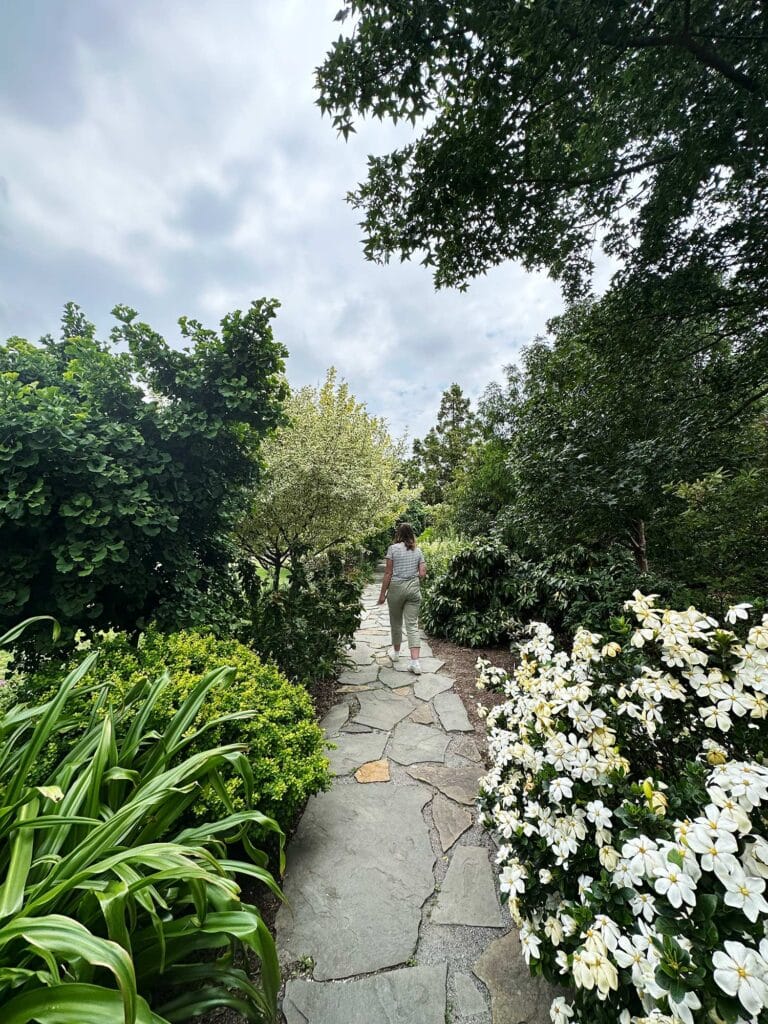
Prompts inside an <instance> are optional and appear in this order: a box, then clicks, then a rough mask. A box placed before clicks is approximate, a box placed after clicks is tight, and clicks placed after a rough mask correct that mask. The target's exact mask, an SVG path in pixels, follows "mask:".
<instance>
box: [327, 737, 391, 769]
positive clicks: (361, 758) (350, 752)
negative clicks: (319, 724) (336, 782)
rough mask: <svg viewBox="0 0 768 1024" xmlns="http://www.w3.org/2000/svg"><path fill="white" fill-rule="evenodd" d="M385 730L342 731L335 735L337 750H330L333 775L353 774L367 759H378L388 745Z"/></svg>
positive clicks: (329, 757) (329, 758)
mask: <svg viewBox="0 0 768 1024" xmlns="http://www.w3.org/2000/svg"><path fill="white" fill-rule="evenodd" d="M387 738H388V737H387V734H386V733H385V732H363V733H352V732H342V733H340V734H339V735H338V736H334V739H333V742H334V743H335V744H336V749H335V750H329V751H328V760H329V761H330V762H331V775H351V774H352V772H354V771H357V769H358V768H359V767H360V765H361V764H365V762H366V761H376V760H377V759H378V758H380V757H381V755H382V754H383V753H384V747H385V746H386V745H387Z"/></svg>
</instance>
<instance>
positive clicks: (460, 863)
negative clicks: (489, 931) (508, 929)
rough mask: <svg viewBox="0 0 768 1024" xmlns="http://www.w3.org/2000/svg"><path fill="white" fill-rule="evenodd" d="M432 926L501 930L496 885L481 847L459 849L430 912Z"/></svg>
mask: <svg viewBox="0 0 768 1024" xmlns="http://www.w3.org/2000/svg"><path fill="white" fill-rule="evenodd" d="M432 922H433V923H434V924H462V925H475V926H478V927H481V928H503V927H504V921H503V920H502V916H501V908H500V907H499V901H498V899H497V898H496V882H495V879H494V876H493V870H492V868H491V862H490V860H489V859H488V851H487V850H486V849H485V847H484V846H458V847H456V849H455V850H454V852H453V857H452V858H451V863H450V864H449V865H448V871H447V872H446V875H445V879H444V880H443V884H442V888H441V889H440V892H439V893H438V895H437V902H436V903H435V906H434V909H433V910H432Z"/></svg>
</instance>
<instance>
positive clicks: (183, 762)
mask: <svg viewBox="0 0 768 1024" xmlns="http://www.w3.org/2000/svg"><path fill="white" fill-rule="evenodd" d="M4 639H5V640H9V639H10V636H9V635H7V636H6V637H5V638H4ZM1 642H2V641H1V640H0V643H1ZM96 658H97V653H96V652H94V653H91V654H89V655H88V656H87V657H86V658H85V660H84V661H83V662H82V663H81V664H80V665H79V666H77V667H76V668H75V669H74V670H73V671H72V672H71V673H70V674H69V675H68V676H67V677H66V678H65V679H64V680H63V682H60V683H59V684H57V685H56V687H55V688H54V693H53V696H52V699H51V700H50V701H48V702H47V703H44V704H38V705H33V706H30V707H25V706H21V705H20V706H17V707H15V708H13V709H11V710H9V711H7V712H6V713H5V714H3V715H2V716H0V878H1V879H2V884H1V885H0V1017H2V1020H3V1024H27V1022H29V1021H32V1020H34V1021H37V1022H39V1024H101V1022H107V1021H108V1022H113V1021H114V1022H117V1021H120V1022H123V1021H124V1022H125V1024H164V1022H168V1024H172V1022H180V1021H187V1020H190V1019H191V1018H192V1017H195V1016H197V1015H198V1014H200V1013H203V1012H205V1011H206V1010H207V1009H208V1008H210V1007H212V1006H231V1007H233V1008H235V1009H236V1010H238V1011H239V1012H240V1013H242V1014H243V1016H244V1017H246V1018H247V1019H248V1020H249V1021H251V1022H253V1024H267V1022H270V1024H271V1022H274V1021H275V1020H276V1018H277V1005H276V1004H277V992H278V989H279V985H280V977H279V968H278V962H277V955H276V951H275V946H274V942H273V940H272V937H271V935H270V934H269V931H268V930H267V928H266V926H265V924H264V922H263V921H262V919H261V916H260V914H259V911H258V910H257V909H256V907H254V906H250V905H248V904H246V903H243V902H242V900H241V898H240V888H239V885H238V883H237V881H236V877H235V876H236V875H239V876H243V877H251V878H254V879H257V880H258V881H259V882H261V883H264V884H266V885H267V886H269V888H270V889H272V891H273V892H275V893H276V894H278V895H279V889H278V887H277V885H276V883H275V881H274V879H273V877H272V876H271V874H270V873H269V872H268V871H267V870H266V868H265V864H266V858H265V857H264V855H263V854H261V853H260V852H259V851H258V850H256V849H254V848H253V847H252V846H251V845H250V842H249V839H248V830H249V828H252V827H253V826H254V825H255V826H258V828H260V829H267V830H271V831H273V832H275V833H276V834H278V835H280V840H281V842H280V850H281V862H282V834H280V833H279V830H278V827H277V825H276V824H275V822H273V821H271V820H270V819H268V818H266V817H264V815H262V814H260V813H259V812H258V811H256V810H253V809H251V805H250V801H249V806H248V808H247V809H246V810H242V811H239V812H237V813H235V811H234V806H233V805H231V804H230V803H229V802H228V801H227V800H226V798H225V794H226V784H225V780H226V778H227V777H228V774H229V772H236V773H238V774H239V775H240V777H241V778H242V781H243V786H244V787H245V789H246V791H247V792H249V793H250V791H251V785H250V781H251V770H250V765H249V763H248V757H247V756H246V751H247V748H246V746H245V745H243V744H226V745H220V746H213V747H210V746H208V745H207V733H206V732H205V731H203V730H201V729H198V728H196V727H195V722H196V721H197V720H198V716H199V713H200V710H201V708H203V707H204V706H205V704H206V701H207V699H208V698H209V695H210V694H211V693H213V692H215V691H216V690H217V689H218V688H222V689H227V688H230V687H231V686H232V683H233V680H234V676H235V673H234V671H233V670H231V669H217V670H215V671H213V672H209V673H207V674H205V675H204V676H203V677H202V678H200V679H198V681H197V683H196V685H195V686H194V687H193V688H192V689H190V691H189V693H188V695H187V696H186V697H185V699H184V700H183V701H179V702H178V707H177V710H176V713H175V714H174V715H173V716H172V717H169V718H167V720H166V722H165V726H164V728H163V729H162V730H161V731H156V730H155V728H154V727H153V726H152V724H151V719H152V714H153V709H154V707H155V705H156V704H157V703H159V702H162V701H163V699H164V695H165V693H166V691H167V690H168V687H169V682H168V679H167V677H165V678H164V677H161V678H160V679H152V680H151V681H149V682H148V683H147V684H146V685H143V686H140V687H135V688H134V689H133V691H132V692H131V694H130V695H127V696H126V698H125V700H124V701H123V702H122V703H119V704H118V705H116V706H109V704H108V701H107V697H108V692H107V691H103V692H102V696H101V699H100V700H99V701H98V702H97V703H96V704H95V705H94V707H93V713H92V714H91V716H90V718H89V720H88V723H87V725H86V727H85V728H83V729H82V730H80V732H79V734H78V735H77V737H76V738H75V737H73V734H72V731H71V726H72V708H71V705H72V703H73V702H75V703H76V702H77V701H78V698H80V697H82V696H83V690H84V689H85V690H86V691H88V692H90V691H91V690H92V688H93V684H92V682H91V681H89V679H88V673H89V671H90V670H91V669H92V666H93V664H94V661H95V659H96ZM83 680H85V682H81V681H83ZM228 717H229V719H230V720H232V721H233V722H234V718H233V716H228ZM203 729H204V727H203ZM51 745H53V746H54V747H55V748H57V749H59V750H61V751H62V754H61V756H60V758H59V759H58V760H57V761H56V762H55V763H53V764H52V765H51V766H50V768H49V770H48V771H46V772H45V774H44V776H43V777H42V779H41V784H40V785H38V786H33V785H31V784H30V777H31V775H32V774H33V773H35V772H36V766H37V762H38V758H39V757H40V755H41V752H42V751H43V750H44V749H45V748H46V747H50V746H51ZM193 751H195V752H193ZM225 768H226V769H228V772H227V773H226V774H225V772H224V769H225ZM37 774H38V775H39V772H37ZM204 786H214V787H215V788H217V789H218V790H219V791H220V792H221V793H222V794H223V795H224V796H223V802H224V803H225V804H226V811H225V814H224V816H223V817H221V818H218V819H217V818H210V819H209V820H208V821H206V822H205V823H204V824H201V825H200V826H198V827H197V828H186V829H183V828H180V825H179V822H180V820H181V819H182V818H183V817H184V814H185V812H186V811H187V810H188V809H189V808H190V807H191V806H192V805H193V804H194V803H195V801H196V800H197V799H198V795H199V793H200V790H201V788H202V787H204ZM233 843H239V844H241V845H242V846H243V847H244V848H245V849H246V850H247V851H248V852H249V853H250V856H251V860H250V861H243V860H233V859H231V857H230V856H229V853H228V847H229V846H230V845H232V844H233ZM241 948H247V949H249V950H250V951H252V952H253V953H255V954H256V955H257V956H258V957H259V960H260V962H261V977H260V982H259V983H258V984H256V983H254V982H253V981H251V980H249V978H248V977H247V976H246V975H245V973H244V972H243V971H241V970H238V969H236V968H235V967H234V966H233V957H234V956H235V954H236V953H237V952H238V950H240V949H241ZM213 952H215V959H212V958H211V953H213ZM150 1006H151V1007H152V1009H150Z"/></svg>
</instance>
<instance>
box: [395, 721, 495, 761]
mask: <svg viewBox="0 0 768 1024" xmlns="http://www.w3.org/2000/svg"><path fill="white" fill-rule="evenodd" d="M414 714H416V712H415V711H414ZM411 718H413V715H411ZM450 751H451V753H452V754H458V755H459V757H465V758H466V759H467V760H468V761H482V759H483V758H482V755H481V753H480V751H479V749H478V746H477V743H475V741H474V740H473V739H472V737H471V736H455V737H454V739H453V741H452V742H451V747H450Z"/></svg>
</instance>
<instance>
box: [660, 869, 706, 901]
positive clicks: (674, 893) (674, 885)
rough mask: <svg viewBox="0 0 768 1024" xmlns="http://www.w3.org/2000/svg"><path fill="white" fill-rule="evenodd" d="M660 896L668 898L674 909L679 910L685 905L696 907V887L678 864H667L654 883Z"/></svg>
mask: <svg viewBox="0 0 768 1024" xmlns="http://www.w3.org/2000/svg"><path fill="white" fill-rule="evenodd" d="M653 886H654V888H655V890H656V892H657V893H658V894H659V895H660V896H666V898H667V899H668V900H669V902H670V903H671V904H672V906H673V907H675V908H676V909H679V908H680V907H682V905H683V903H687V904H688V905H689V906H691V907H695V906H696V885H695V883H694V881H693V879H692V878H691V876H690V875H687V874H686V873H685V872H684V871H683V870H681V869H680V868H679V867H678V866H677V865H676V864H670V863H667V864H665V865H664V867H663V868H662V870H661V872H660V873H659V875H658V877H657V878H656V880H655V881H654V883H653Z"/></svg>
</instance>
